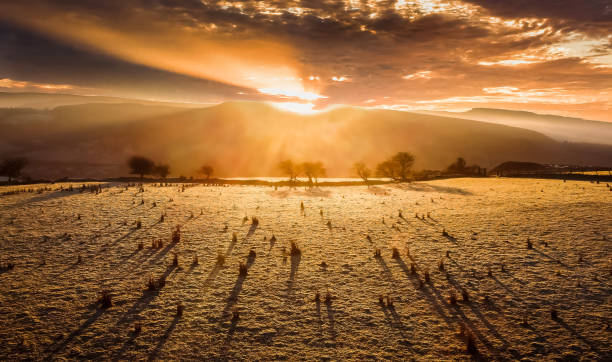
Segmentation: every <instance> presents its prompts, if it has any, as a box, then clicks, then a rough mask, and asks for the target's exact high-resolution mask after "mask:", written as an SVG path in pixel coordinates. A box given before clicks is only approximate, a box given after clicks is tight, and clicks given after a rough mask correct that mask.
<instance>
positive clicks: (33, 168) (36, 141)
mask: <svg viewBox="0 0 612 362" xmlns="http://www.w3.org/2000/svg"><path fill="white" fill-rule="evenodd" d="M0 126H1V127H2V129H3V130H5V132H3V135H2V136H1V137H0V152H1V153H2V154H3V155H22V156H26V157H28V158H29V159H30V160H32V162H31V165H30V166H28V169H26V173H28V174H30V175H31V176H33V177H49V178H51V177H52V178H59V177H64V176H72V177H75V176H79V177H111V176H118V175H126V174H127V168H126V166H125V160H126V159H127V158H128V157H129V156H130V155H133V154H142V155H145V156H148V157H152V158H153V159H156V160H159V161H163V162H167V163H169V164H170V165H171V166H172V174H173V175H179V174H183V175H187V176H188V175H191V174H192V173H193V171H194V170H195V169H197V168H198V167H199V166H200V165H201V164H202V163H205V162H206V163H211V164H212V165H213V166H214V167H215V169H216V170H218V172H217V173H218V174H219V175H223V176H267V175H277V170H276V169H275V168H276V167H275V166H276V164H277V163H278V161H279V160H281V159H284V158H293V159H295V160H296V161H302V160H321V161H323V162H324V163H325V165H326V167H327V168H328V175H329V176H350V175H352V172H351V165H352V164H353V163H354V162H356V161H365V162H366V163H368V164H370V165H372V166H374V165H375V164H376V163H377V162H380V161H381V160H383V159H384V158H386V157H388V156H389V155H391V154H393V153H394V152H397V151H401V150H407V151H410V152H413V153H414V154H415V155H416V159H417V162H416V164H415V167H416V168H417V169H421V168H427V169H440V168H443V167H445V166H447V165H448V164H449V163H451V162H452V161H453V160H454V159H455V158H456V157H457V156H463V157H465V158H466V159H467V160H468V162H469V163H478V164H480V165H481V166H483V167H489V168H490V167H493V166H495V165H497V164H499V163H501V162H504V161H507V160H521V161H532V162H541V163H572V164H585V165H587V164H590V165H601V166H612V146H603V145H589V144H577V143H576V144H574V143H562V142H557V141H555V140H553V139H551V138H549V137H546V136H544V135H542V134H540V133H537V132H534V131H530V130H525V129H520V128H515V127H508V126H504V125H497V124H492V123H485V122H479V121H473V120H465V119H457V118H450V117H441V116H434V115H425V114H416V113H407V112H397V111H388V110H366V109H359V108H350V107H346V108H338V109H334V110H330V111H328V112H323V113H318V114H314V115H308V116H304V115H297V114H294V113H288V112H284V111H280V110H278V109H277V108H275V107H273V106H270V105H267V104H264V103H255V102H230V103H223V104H220V105H217V106H213V107H208V108H199V109H187V108H182V107H169V106H160V105H155V106H152V105H142V104H82V105H74V106H63V107H58V108H55V109H53V110H35V109H4V110H1V111H0Z"/></svg>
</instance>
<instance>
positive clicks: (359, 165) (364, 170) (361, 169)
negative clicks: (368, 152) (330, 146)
mask: <svg viewBox="0 0 612 362" xmlns="http://www.w3.org/2000/svg"><path fill="white" fill-rule="evenodd" d="M353 170H354V171H355V173H356V174H357V176H359V177H360V178H361V179H362V180H363V182H365V184H366V185H367V186H368V187H370V184H369V182H368V179H369V178H370V175H371V174H372V170H370V169H369V168H368V166H366V165H365V163H363V162H355V164H354V165H353Z"/></svg>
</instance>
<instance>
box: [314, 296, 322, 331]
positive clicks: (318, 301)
mask: <svg viewBox="0 0 612 362" xmlns="http://www.w3.org/2000/svg"><path fill="white" fill-rule="evenodd" d="M315 304H316V308H317V320H318V321H319V334H320V333H321V326H322V324H323V320H322V319H321V301H320V300H316V301H315Z"/></svg>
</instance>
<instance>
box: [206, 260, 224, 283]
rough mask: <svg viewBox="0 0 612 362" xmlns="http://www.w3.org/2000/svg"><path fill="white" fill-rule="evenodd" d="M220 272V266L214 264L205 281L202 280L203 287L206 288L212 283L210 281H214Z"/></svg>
mask: <svg viewBox="0 0 612 362" xmlns="http://www.w3.org/2000/svg"><path fill="white" fill-rule="evenodd" d="M220 270H221V265H219V264H218V263H215V266H214V267H213V268H212V270H211V271H210V273H208V276H207V277H206V279H204V287H208V286H209V285H210V283H212V281H213V280H215V278H216V277H217V274H219V271H220Z"/></svg>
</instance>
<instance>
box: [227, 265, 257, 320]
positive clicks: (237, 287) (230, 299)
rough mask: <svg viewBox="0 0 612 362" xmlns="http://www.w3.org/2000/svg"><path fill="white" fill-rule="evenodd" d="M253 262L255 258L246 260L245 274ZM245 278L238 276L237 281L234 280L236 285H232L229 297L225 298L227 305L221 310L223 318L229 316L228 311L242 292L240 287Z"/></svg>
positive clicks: (244, 276)
mask: <svg viewBox="0 0 612 362" xmlns="http://www.w3.org/2000/svg"><path fill="white" fill-rule="evenodd" d="M254 262H255V258H249V259H248V260H247V263H246V267H247V273H248V270H249V269H251V266H252V265H253V263H254ZM246 277H247V276H246V275H238V279H236V283H235V284H234V287H233V288H232V291H231V292H230V295H229V297H228V298H227V303H226V304H225V308H223V313H222V315H223V316H224V317H226V316H227V315H229V311H230V309H232V308H233V307H234V305H236V302H237V301H238V296H239V295H240V292H241V291H242V285H243V284H244V281H245V280H246Z"/></svg>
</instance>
